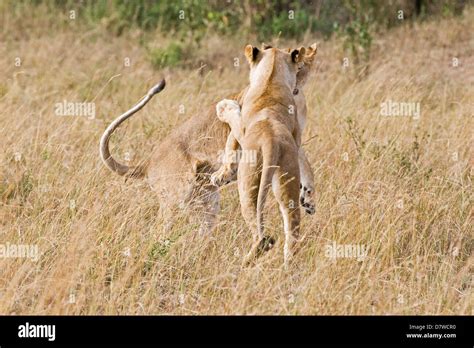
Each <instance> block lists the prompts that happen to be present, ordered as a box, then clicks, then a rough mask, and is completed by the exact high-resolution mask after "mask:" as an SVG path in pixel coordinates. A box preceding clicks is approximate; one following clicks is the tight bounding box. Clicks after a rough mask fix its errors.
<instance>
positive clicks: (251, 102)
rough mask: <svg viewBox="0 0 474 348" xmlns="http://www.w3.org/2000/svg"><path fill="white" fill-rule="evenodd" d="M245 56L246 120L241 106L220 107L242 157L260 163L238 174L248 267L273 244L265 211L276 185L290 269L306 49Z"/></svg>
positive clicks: (245, 164) (244, 164)
mask: <svg viewBox="0 0 474 348" xmlns="http://www.w3.org/2000/svg"><path fill="white" fill-rule="evenodd" d="M245 56H246V58H247V61H248V62H249V64H250V86H249V88H248V90H247V93H246V94H245V96H244V100H243V106H242V112H241V115H240V114H239V113H240V110H239V106H238V105H237V103H234V102H231V101H228V100H224V101H223V102H221V103H219V104H218V105H217V107H216V111H217V114H218V117H219V118H220V119H221V120H223V121H226V122H229V123H230V126H231V135H232V136H234V138H235V139H237V141H238V142H239V144H240V146H241V148H242V152H243V153H244V154H245V153H251V152H252V153H255V154H256V156H249V157H250V158H256V162H255V163H251V161H240V163H239V167H238V171H237V176H238V179H237V180H238V189H239V197H240V204H241V209H242V215H243V217H244V219H245V221H246V222H247V224H248V225H249V226H250V228H251V229H252V231H253V232H254V236H253V237H254V245H253V247H252V249H251V250H250V252H249V254H248V255H247V257H246V258H245V259H244V263H245V264H248V263H249V262H250V261H252V260H253V259H254V258H255V257H257V256H259V255H261V254H262V252H263V251H266V250H268V249H270V248H271V247H272V246H273V244H274V240H273V238H271V237H269V236H266V235H265V234H264V226H263V207H264V204H265V200H266V197H267V192H268V189H269V185H270V184H271V185H272V189H273V193H274V195H275V198H276V200H277V202H278V204H279V206H280V212H281V214H282V216H283V224H284V231H285V246H284V261H285V265H288V263H289V261H290V258H291V256H292V253H293V244H294V242H295V241H296V240H297V239H298V234H299V223H300V211H299V204H298V201H299V192H300V190H299V189H300V168H299V161H298V156H299V148H300V145H301V128H300V126H299V124H298V118H297V110H296V108H295V99H294V95H293V93H294V91H295V85H296V73H297V71H298V70H299V68H300V67H301V66H302V65H303V64H304V56H305V48H304V47H302V48H301V49H299V50H293V51H291V52H290V53H288V52H285V51H283V50H279V49H276V48H268V49H264V50H259V49H258V48H257V47H253V46H251V45H247V46H246V48H245Z"/></svg>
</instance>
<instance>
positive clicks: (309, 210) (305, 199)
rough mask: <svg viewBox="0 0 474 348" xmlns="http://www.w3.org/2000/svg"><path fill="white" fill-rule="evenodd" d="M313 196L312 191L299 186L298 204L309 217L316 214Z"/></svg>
mask: <svg viewBox="0 0 474 348" xmlns="http://www.w3.org/2000/svg"><path fill="white" fill-rule="evenodd" d="M313 194H314V190H313V189H311V188H308V187H306V186H304V185H300V203H301V206H302V207H303V208H304V211H305V212H306V214H310V215H313V214H314V213H315V212H316V208H315V204H314V198H313Z"/></svg>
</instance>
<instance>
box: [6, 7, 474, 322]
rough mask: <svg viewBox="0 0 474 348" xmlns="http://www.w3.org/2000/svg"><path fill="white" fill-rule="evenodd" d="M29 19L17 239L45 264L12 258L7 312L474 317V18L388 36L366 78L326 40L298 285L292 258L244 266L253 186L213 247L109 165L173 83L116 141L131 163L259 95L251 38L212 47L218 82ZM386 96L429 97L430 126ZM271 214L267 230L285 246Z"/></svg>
mask: <svg viewBox="0 0 474 348" xmlns="http://www.w3.org/2000/svg"><path fill="white" fill-rule="evenodd" d="M15 16H16V15H13V14H12V15H11V16H4V17H2V18H1V20H2V23H1V24H2V25H0V27H1V28H2V29H1V31H0V41H1V42H2V45H1V48H0V50H1V52H0V71H2V76H3V79H2V80H1V81H0V109H1V114H0V115H1V116H0V129H1V132H2V137H1V139H0V144H1V149H2V151H1V164H2V165H1V172H0V175H1V177H0V194H1V195H2V203H0V204H1V210H0V244H2V243H4V244H5V243H11V244H33V245H38V247H39V250H40V252H41V257H40V258H39V260H38V261H37V262H33V261H32V260H30V259H25V258H5V259H0V313H2V314H14V313H16V314H244V313H245V314H372V313H376V314H388V313H390V314H395V313H396V314H472V313H473V312H472V311H473V292H472V286H473V280H472V274H473V256H472V248H473V234H472V226H473V205H472V199H473V195H472V177H473V171H472V168H473V164H474V163H473V157H474V156H473V146H472V145H473V143H472V141H473V129H474V127H473V106H474V87H473V86H474V60H473V57H474V41H473V37H472V32H474V27H473V23H474V11H472V9H471V11H468V12H467V13H466V14H465V17H464V18H457V19H445V20H443V21H441V22H432V23H425V24H422V25H419V24H417V25H414V26H412V27H410V26H408V25H407V26H404V27H401V28H399V29H396V30H394V31H392V32H390V33H388V34H386V35H379V36H377V37H376V40H375V47H374V51H373V55H372V56H373V57H372V60H371V62H370V72H369V74H368V76H367V77H365V78H364V79H360V80H359V79H355V78H354V75H353V73H352V71H351V70H350V69H349V70H347V71H346V70H343V69H341V59H342V57H343V55H342V53H341V52H340V51H339V47H340V45H339V44H338V43H337V42H335V41H329V42H323V43H322V44H321V48H320V54H319V56H318V72H317V74H316V75H315V76H314V78H313V79H312V80H311V81H310V82H309V83H308V85H307V87H306V89H305V92H306V95H307V99H308V106H309V112H308V116H309V120H308V126H307V132H306V134H305V139H310V138H311V137H313V136H314V138H312V140H311V141H309V142H308V143H307V144H306V145H305V147H306V149H307V152H308V154H309V157H310V158H311V159H312V163H313V169H314V171H315V174H316V183H317V213H316V214H315V215H314V216H305V217H304V220H303V233H304V234H305V235H306V240H305V242H304V245H303V246H302V249H301V251H300V252H299V254H298V255H297V256H296V265H295V266H294V267H293V268H292V269H291V270H289V271H285V270H284V269H283V268H282V255H281V254H282V248H281V245H279V246H278V247H277V248H275V249H274V250H273V251H272V252H271V253H269V255H267V256H266V257H265V258H264V259H262V260H261V261H260V262H259V263H258V265H257V266H256V267H253V268H247V269H242V268H241V267H240V263H241V259H242V255H243V253H244V252H246V251H247V249H248V248H249V246H250V243H251V241H250V233H249V231H248V230H247V229H246V227H245V226H244V225H243V223H242V219H241V217H240V213H239V205H238V197H237V191H236V188H235V185H231V186H230V187H228V188H226V189H224V190H223V192H224V200H223V208H222V213H221V215H220V226H219V228H218V229H217V231H215V233H214V234H212V235H209V236H207V237H204V238H202V239H199V238H198V237H197V236H196V226H195V225H193V224H191V223H189V222H188V219H187V218H186V215H187V214H186V212H185V211H183V212H182V213H181V214H180V215H179V216H176V217H175V224H174V225H173V226H172V227H171V225H170V224H169V222H168V221H163V220H162V218H161V217H160V216H159V214H157V206H158V204H159V202H158V200H157V198H156V197H155V196H154V194H153V193H152V192H151V191H150V190H149V189H148V188H147V187H146V186H145V185H144V184H143V183H141V182H139V181H135V182H130V181H129V182H127V183H124V182H123V180H122V179H121V178H119V177H117V176H115V175H113V174H111V173H110V172H109V171H107V170H106V169H105V168H104V167H103V165H102V164H101V162H100V160H99V157H98V140H99V137H100V135H101V133H102V132H103V130H104V129H105V127H106V125H107V124H108V122H110V121H111V120H112V119H113V118H114V117H115V116H116V115H118V114H120V113H121V112H123V111H124V110H126V109H128V108H129V107H130V106H131V105H132V104H133V103H134V102H135V101H137V100H138V99H139V98H140V97H141V96H142V95H143V94H144V92H145V91H146V90H147V88H149V87H150V86H151V85H152V84H153V83H155V82H156V81H158V80H159V78H160V77H161V76H162V74H165V75H166V76H167V78H168V86H167V88H166V90H165V91H164V92H163V93H162V94H160V95H159V96H157V97H156V99H154V100H153V101H152V102H151V103H150V104H149V105H148V106H147V107H146V108H145V110H143V111H142V112H141V113H140V114H139V115H137V116H136V117H135V118H132V120H131V121H129V122H127V124H126V125H125V126H124V127H122V129H121V130H120V131H119V132H118V135H117V136H116V137H115V138H114V148H113V152H114V154H116V155H117V156H118V157H119V158H121V159H122V160H123V158H124V156H125V153H126V152H129V154H130V156H131V161H132V162H134V161H137V160H139V159H140V158H141V156H142V155H141V154H140V151H143V153H144V154H148V153H150V152H151V150H152V147H153V144H154V143H156V142H158V141H159V140H160V139H162V138H163V137H164V136H166V134H167V133H168V132H169V130H170V129H171V128H172V127H173V126H174V125H176V124H180V123H181V122H182V121H183V119H185V118H186V117H190V116H191V115H193V114H194V113H197V112H199V110H202V108H204V107H207V105H209V104H210V103H211V102H214V101H217V100H219V99H220V98H222V97H224V96H226V95H227V94H228V93H230V92H234V91H238V90H239V89H240V88H242V87H243V86H244V85H245V84H246V82H247V67H246V66H244V65H242V67H241V68H235V67H234V66H233V57H236V56H239V57H242V52H241V47H242V46H243V45H244V42H238V41H236V42H233V43H229V40H228V39H226V40H225V41H224V40H221V41H222V43H224V42H225V46H224V48H223V49H219V48H218V45H219V40H218V39H213V41H210V42H212V45H211V44H210V43H209V50H203V53H202V57H203V60H204V61H206V60H209V61H212V60H214V61H215V59H213V57H215V56H213V55H212V54H213V53H212V52H215V51H217V50H219V52H218V53H215V54H218V57H219V66H217V67H216V68H215V69H214V70H212V71H210V72H209V71H207V72H205V74H199V73H197V72H196V71H189V70H188V71H186V70H182V69H175V70H173V71H165V72H157V71H154V70H153V69H152V67H151V65H150V63H149V60H148V58H147V53H146V51H145V49H144V48H143V47H142V46H140V45H138V44H136V43H135V42H134V41H133V39H134V38H135V37H137V35H141V34H140V33H138V34H137V33H128V34H125V35H124V36H122V37H120V38H116V37H111V36H109V35H107V34H106V32H105V31H104V30H103V29H101V28H98V29H96V30H92V31H84V30H83V28H82V27H81V26H80V25H79V24H78V23H67V22H66V21H62V22H61V21H55V19H54V18H53V17H54V16H49V17H48V15H47V14H45V13H41V11H37V12H36V13H35V14H30V17H27V18H29V19H30V20H28V19H27V18H24V17H23V19H22V20H15V18H16V17H15ZM17 19H18V18H17ZM51 28H52V29H51ZM311 41H313V40H312V39H311V38H308V40H307V42H306V44H309V43H311ZM209 52H210V53H209ZM16 57H20V58H21V62H22V64H21V66H20V67H17V66H15V64H14V63H15V58H16ZM125 57H129V58H130V59H131V62H132V65H131V67H124V65H123V59H124V58H125ZM453 57H457V58H459V60H460V66H459V67H457V68H455V67H453V66H452V58H453ZM117 74H120V76H118V77H115V78H113V79H112V80H110V79H111V78H112V77H113V76H115V75H117ZM387 99H391V100H392V101H399V102H420V103H421V116H420V119H419V120H415V119H413V118H412V117H383V116H381V115H380V103H381V102H383V101H384V100H387ZM63 100H67V101H73V102H74V101H81V102H82V101H90V102H94V103H95V105H96V114H97V117H96V118H95V119H92V120H89V119H87V118H85V117H59V116H56V115H55V113H54V110H55V104H56V103H58V102H61V101H63ZM181 104H182V105H184V106H185V110H186V112H185V114H184V115H182V114H179V113H178V108H179V105H181ZM15 154H17V156H16V160H15ZM18 154H21V158H19V157H18ZM71 201H74V204H73V205H71ZM270 203H271V204H268V211H269V217H268V219H267V221H268V224H269V226H268V228H269V230H270V231H271V232H272V233H273V234H274V235H276V236H279V237H281V234H282V232H281V230H282V226H281V222H280V217H279V215H278V214H277V212H276V207H275V205H274V203H273V201H271V202H270ZM74 205H75V207H74ZM281 239H282V238H279V240H280V241H281ZM333 241H335V242H336V243H338V244H358V245H363V246H366V247H368V257H367V258H366V259H365V260H363V261H361V262H358V261H356V260H355V259H352V258H345V259H344V258H341V259H337V260H331V259H330V258H328V257H326V255H325V250H326V245H327V244H331V243H333ZM127 250H129V251H130V254H129V255H128V252H127ZM71 295H72V296H71ZM70 300H71V301H70Z"/></svg>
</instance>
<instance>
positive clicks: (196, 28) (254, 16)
mask: <svg viewBox="0 0 474 348" xmlns="http://www.w3.org/2000/svg"><path fill="white" fill-rule="evenodd" d="M3 1H7V2H8V0H3ZM471 2H472V0H437V1H436V0H390V1H377V0H207V1H205V0H11V1H10V5H11V6H14V7H15V6H18V7H20V6H25V5H27V6H38V5H46V6H48V7H49V8H51V10H52V11H55V10H56V11H57V10H60V11H62V12H63V13H67V12H68V11H70V10H75V11H76V12H77V19H78V20H82V21H84V22H86V23H87V24H90V25H91V26H95V25H97V24H98V23H100V24H101V25H104V26H105V27H106V28H107V29H108V30H110V31H111V32H112V33H113V34H115V35H121V34H122V33H123V32H124V30H129V29H134V28H139V29H142V30H144V31H149V30H160V31H161V32H162V33H164V34H165V35H169V36H171V37H173V38H175V39H176V40H174V41H175V42H176V43H173V44H171V45H169V46H168V47H164V48H159V49H150V50H149V53H150V54H149V55H150V60H151V62H152V64H153V65H154V66H156V67H157V68H161V67H164V66H175V65H177V64H178V63H179V62H180V61H181V59H182V58H183V56H184V55H185V52H184V50H183V47H189V46H199V44H200V42H201V41H202V39H203V38H204V37H205V36H206V35H207V34H209V33H216V34H219V35H241V36H245V37H247V38H251V39H253V40H257V41H267V42H268V41H271V39H272V38H275V37H283V38H291V39H296V40H301V39H302V38H303V37H304V35H306V34H308V33H319V35H320V36H322V37H323V38H328V37H330V36H331V35H333V34H336V35H338V36H340V37H341V38H342V41H343V49H344V50H345V51H346V52H347V53H348V54H349V55H350V56H351V57H352V59H353V62H354V63H355V65H356V66H357V65H364V64H365V63H366V62H368V61H369V58H370V48H371V43H372V37H373V33H374V32H375V31H377V30H380V29H387V28H391V27H394V26H396V25H399V24H401V23H403V22H404V21H405V20H409V21H413V20H424V19H427V18H429V17H433V16H455V15H459V14H461V13H462V11H463V9H464V7H465V6H466V5H467V4H468V3H471ZM4 7H5V6H4ZM400 11H401V12H400ZM400 16H401V17H402V18H400ZM187 51H190V50H189V49H188V50H187Z"/></svg>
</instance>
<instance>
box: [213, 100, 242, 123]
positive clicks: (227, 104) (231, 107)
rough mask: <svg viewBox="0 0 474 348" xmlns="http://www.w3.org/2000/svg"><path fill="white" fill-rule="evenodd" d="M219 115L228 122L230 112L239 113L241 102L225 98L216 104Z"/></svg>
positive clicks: (220, 118)
mask: <svg viewBox="0 0 474 348" xmlns="http://www.w3.org/2000/svg"><path fill="white" fill-rule="evenodd" d="M216 112H217V117H218V118H219V120H221V121H223V122H228V120H229V114H232V113H234V114H237V115H238V114H239V113H240V106H239V103H238V102H237V101H235V100H231V99H223V100H221V101H220V102H218V103H217V105H216Z"/></svg>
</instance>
